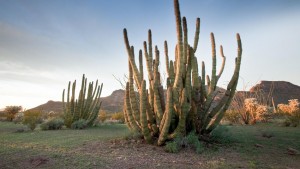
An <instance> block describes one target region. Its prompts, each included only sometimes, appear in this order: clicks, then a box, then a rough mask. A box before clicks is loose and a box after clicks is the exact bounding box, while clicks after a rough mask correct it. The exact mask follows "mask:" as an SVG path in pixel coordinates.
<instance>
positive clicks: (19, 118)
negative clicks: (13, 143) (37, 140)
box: [13, 112, 24, 124]
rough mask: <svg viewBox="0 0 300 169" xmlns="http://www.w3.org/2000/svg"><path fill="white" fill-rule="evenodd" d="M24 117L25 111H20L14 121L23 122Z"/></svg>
mask: <svg viewBox="0 0 300 169" xmlns="http://www.w3.org/2000/svg"><path fill="white" fill-rule="evenodd" d="M23 118H24V113H23V112H19V113H17V114H16V115H15V118H14V119H13V122H14V123H15V124H17V123H22V121H23Z"/></svg>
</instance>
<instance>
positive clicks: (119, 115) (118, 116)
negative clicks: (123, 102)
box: [111, 112, 125, 123]
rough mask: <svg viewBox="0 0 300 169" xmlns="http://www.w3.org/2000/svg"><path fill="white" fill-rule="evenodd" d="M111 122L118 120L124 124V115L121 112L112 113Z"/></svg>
mask: <svg viewBox="0 0 300 169" xmlns="http://www.w3.org/2000/svg"><path fill="white" fill-rule="evenodd" d="M111 119H112V120H118V121H119V122H120V123H124V122H125V119H124V113H123V112H119V113H114V114H113V115H112V116H111Z"/></svg>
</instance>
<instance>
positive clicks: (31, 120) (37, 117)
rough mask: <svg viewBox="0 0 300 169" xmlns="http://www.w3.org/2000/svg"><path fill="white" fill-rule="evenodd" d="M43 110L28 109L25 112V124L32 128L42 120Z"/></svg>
mask: <svg viewBox="0 0 300 169" xmlns="http://www.w3.org/2000/svg"><path fill="white" fill-rule="evenodd" d="M41 114H42V113H41V111H34V110H28V111H25V112H24V118H23V124H25V125H27V126H28V127H29V128H30V129H31V130H34V129H35V128H36V125H37V124H38V123H39V122H40V121H41Z"/></svg>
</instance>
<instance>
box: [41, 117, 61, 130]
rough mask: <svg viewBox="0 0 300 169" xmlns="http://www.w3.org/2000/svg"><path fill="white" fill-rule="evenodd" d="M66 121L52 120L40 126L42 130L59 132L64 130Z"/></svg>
mask: <svg viewBox="0 0 300 169" xmlns="http://www.w3.org/2000/svg"><path fill="white" fill-rule="evenodd" d="M63 125H64V120H63V119H61V118H53V119H50V120H48V121H46V122H44V123H42V124H41V125H40V128H41V129H42V130H59V129H62V127H63Z"/></svg>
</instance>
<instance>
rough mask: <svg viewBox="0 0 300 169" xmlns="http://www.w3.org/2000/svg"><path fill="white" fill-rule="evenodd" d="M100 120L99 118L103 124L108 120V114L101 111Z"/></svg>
mask: <svg viewBox="0 0 300 169" xmlns="http://www.w3.org/2000/svg"><path fill="white" fill-rule="evenodd" d="M98 118H99V120H100V122H101V123H103V122H104V121H105V120H106V118H107V115H106V112H105V111H100V113H99V116H98Z"/></svg>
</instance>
